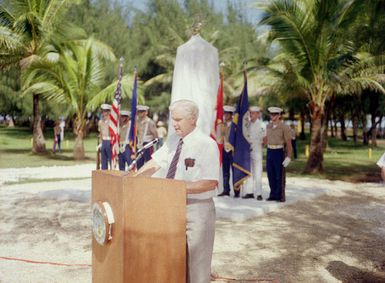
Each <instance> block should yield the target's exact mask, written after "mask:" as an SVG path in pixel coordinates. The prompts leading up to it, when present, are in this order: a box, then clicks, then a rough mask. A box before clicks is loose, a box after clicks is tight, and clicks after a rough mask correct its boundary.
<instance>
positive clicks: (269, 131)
mask: <svg viewBox="0 0 385 283" xmlns="http://www.w3.org/2000/svg"><path fill="white" fill-rule="evenodd" d="M266 138H267V144H268V145H284V144H285V143H286V141H287V140H290V139H291V132H290V127H289V126H287V125H285V124H284V123H282V121H279V122H278V123H277V125H276V127H274V124H273V123H271V122H270V123H269V124H268V125H267V126H266Z"/></svg>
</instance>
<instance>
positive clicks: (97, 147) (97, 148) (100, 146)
mask: <svg viewBox="0 0 385 283" xmlns="http://www.w3.org/2000/svg"><path fill="white" fill-rule="evenodd" d="M101 148H102V144H101V143H100V144H99V145H97V146H96V151H98V150H99V149H101Z"/></svg>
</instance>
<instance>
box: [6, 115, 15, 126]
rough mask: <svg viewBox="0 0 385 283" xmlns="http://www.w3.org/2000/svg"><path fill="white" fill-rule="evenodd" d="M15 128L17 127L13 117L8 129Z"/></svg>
mask: <svg viewBox="0 0 385 283" xmlns="http://www.w3.org/2000/svg"><path fill="white" fill-rule="evenodd" d="M14 127H15V122H14V120H13V117H12V116H11V118H10V119H9V122H8V128H14Z"/></svg>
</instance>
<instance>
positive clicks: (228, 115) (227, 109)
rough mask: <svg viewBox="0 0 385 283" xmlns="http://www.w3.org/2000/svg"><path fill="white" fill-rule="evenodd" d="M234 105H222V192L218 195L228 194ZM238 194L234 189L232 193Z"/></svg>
mask: <svg viewBox="0 0 385 283" xmlns="http://www.w3.org/2000/svg"><path fill="white" fill-rule="evenodd" d="M234 111H235V107H234V106H230V105H225V106H223V120H224V123H223V127H222V129H221V138H222V139H223V140H220V142H221V143H223V150H222V176H223V192H222V193H220V194H218V196H219V197H222V196H230V174H231V173H232V172H233V149H232V146H231V145H230V142H229V136H230V130H231V124H232V120H233V113H234ZM236 194H239V191H234V195H236Z"/></svg>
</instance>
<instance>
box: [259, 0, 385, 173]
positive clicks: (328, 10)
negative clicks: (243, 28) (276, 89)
mask: <svg viewBox="0 0 385 283" xmlns="http://www.w3.org/2000/svg"><path fill="white" fill-rule="evenodd" d="M362 3H363V1H343V0H318V1H307V0H297V1H289V0H274V1H272V2H269V3H268V4H265V5H263V6H262V9H263V10H264V16H263V18H262V20H261V22H260V24H266V25H269V26H270V27H271V30H270V37H271V39H272V40H276V41H277V42H279V44H280V45H279V46H280V48H281V50H280V51H281V52H280V54H279V55H278V56H280V57H281V58H283V60H284V61H285V62H290V64H291V68H294V69H295V72H294V74H296V76H295V77H294V78H293V81H294V82H295V83H296V84H298V85H299V86H300V88H302V89H303V90H304V92H305V93H306V96H307V99H308V102H309V103H308V107H309V111H310V117H311V122H312V130H311V144H310V156H309V159H308V161H307V164H306V168H305V172H309V173H310V172H316V171H321V170H322V162H323V145H324V142H325V141H324V138H325V137H326V135H324V134H323V130H324V129H325V128H324V125H323V121H324V114H325V102H326V100H328V99H329V98H330V97H331V96H332V95H333V94H338V93H339V92H345V93H352V92H358V91H361V90H362V89H364V88H366V87H368V86H370V87H373V88H376V89H379V90H381V91H384V90H383V88H382V87H381V86H380V85H379V84H378V83H377V80H376V77H374V76H372V73H373V72H374V73H376V72H377V71H378V70H377V69H376V68H371V67H374V66H375V64H372V65H366V63H365V64H364V63H362V60H361V59H360V58H359V57H358V56H356V50H355V49H354V45H353V42H352V41H351V40H350V39H349V38H348V36H347V35H346V29H347V28H348V27H349V26H350V25H351V23H352V22H353V21H354V19H355V16H356V15H357V14H358V13H359V11H360V10H359V8H360V7H361V5H362ZM368 60H369V61H370V59H368Z"/></svg>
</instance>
